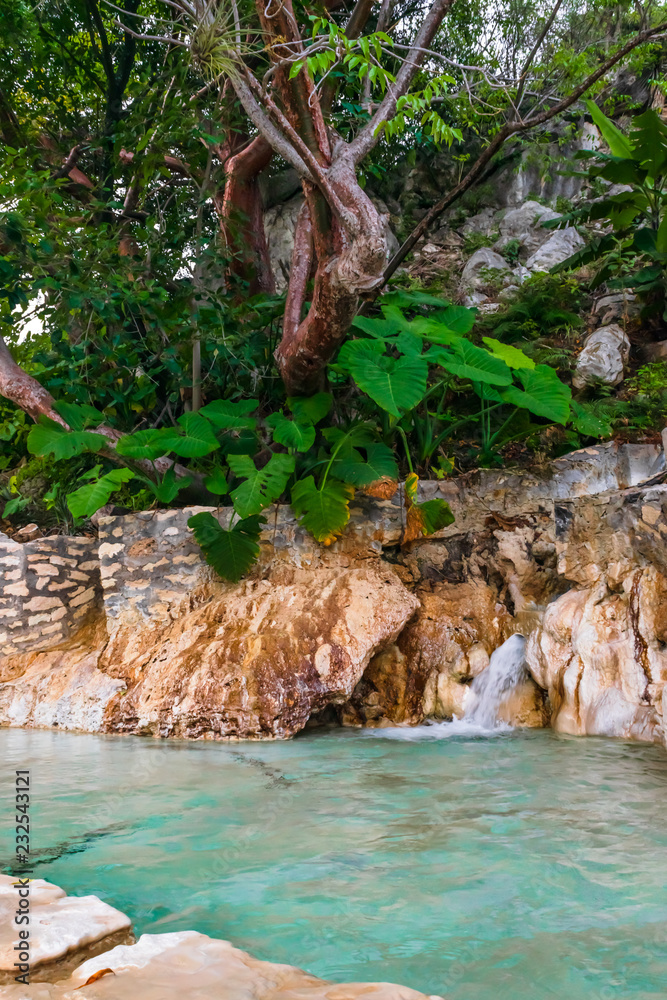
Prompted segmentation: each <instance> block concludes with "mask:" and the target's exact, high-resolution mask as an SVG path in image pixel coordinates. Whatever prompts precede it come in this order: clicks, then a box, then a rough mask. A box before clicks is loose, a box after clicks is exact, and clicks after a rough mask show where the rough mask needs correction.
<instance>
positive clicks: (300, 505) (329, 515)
mask: <svg viewBox="0 0 667 1000" xmlns="http://www.w3.org/2000/svg"><path fill="white" fill-rule="evenodd" d="M353 496H354V490H353V488H352V487H351V486H348V485H347V484H346V483H339V482H337V481H336V480H335V479H329V480H328V481H327V482H326V483H325V485H324V486H323V487H322V488H321V489H318V488H317V486H316V485H315V480H314V479H313V477H312V476H308V477H307V478H306V479H300V480H299V482H298V483H295V484H294V486H293V488H292V509H293V510H294V513H295V514H296V516H297V517H298V518H299V521H300V523H301V524H302V525H303V527H304V528H305V529H306V531H309V532H310V533H311V535H312V536H313V538H315V539H316V540H317V541H318V542H322V544H324V545H331V543H332V542H334V541H335V540H336V538H337V537H338V536H339V535H340V534H341V533H342V531H343V529H344V528H345V525H346V524H347V522H348V521H349V519H350V506H349V505H350V500H351V499H352V497H353Z"/></svg>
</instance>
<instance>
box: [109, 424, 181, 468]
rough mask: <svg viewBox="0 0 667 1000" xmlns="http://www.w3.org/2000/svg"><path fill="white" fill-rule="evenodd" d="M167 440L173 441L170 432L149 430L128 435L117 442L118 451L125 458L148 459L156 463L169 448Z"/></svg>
mask: <svg viewBox="0 0 667 1000" xmlns="http://www.w3.org/2000/svg"><path fill="white" fill-rule="evenodd" d="M166 439H169V440H170V439H171V435H170V434H169V432H167V433H166V434H165V431H164V430H153V429H151V428H147V429H146V430H143V431H135V432H134V434H126V435H124V437H122V438H120V439H119V440H118V441H117V442H116V451H117V452H118V454H119V455H122V456H123V457H124V458H136V459H148V460H149V461H151V462H154V461H155V459H156V458H160V456H161V455H164V454H165V453H166V452H167V451H169V448H168V447H167V444H166Z"/></svg>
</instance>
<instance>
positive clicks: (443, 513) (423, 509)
mask: <svg viewBox="0 0 667 1000" xmlns="http://www.w3.org/2000/svg"><path fill="white" fill-rule="evenodd" d="M418 486H419V478H418V476H417V475H416V473H414V472H411V473H410V475H409V476H408V478H407V479H406V480H405V486H404V491H405V508H406V518H405V528H404V530H403V537H402V538H401V544H402V545H404V544H405V543H406V542H414V541H415V540H416V539H417V538H421V537H423V536H424V535H433V534H435V532H436V531H440V529H441V528H446V527H447V526H448V525H450V524H453V523H454V515H453V514H452V510H451V507H450V506H449V504H448V503H447V501H446V500H441V499H439V498H437V499H434V500H425V501H424V502H423V503H419V502H418V500H417V488H418Z"/></svg>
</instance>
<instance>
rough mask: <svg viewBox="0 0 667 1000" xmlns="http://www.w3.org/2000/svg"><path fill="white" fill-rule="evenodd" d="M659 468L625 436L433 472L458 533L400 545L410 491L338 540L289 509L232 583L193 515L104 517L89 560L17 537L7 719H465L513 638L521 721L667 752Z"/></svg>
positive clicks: (654, 453) (270, 722)
mask: <svg viewBox="0 0 667 1000" xmlns="http://www.w3.org/2000/svg"><path fill="white" fill-rule="evenodd" d="M663 467H664V454H663V453H662V450H661V449H659V448H658V447H656V446H654V445H621V446H619V445H616V444H613V443H612V444H609V445H604V446H601V447H597V448H589V449H585V450H584V451H582V452H575V453H573V454H572V455H569V456H566V457H565V458H563V459H559V460H557V461H556V462H554V463H553V464H552V465H551V466H548V467H546V468H544V469H541V470H536V471H535V472H532V473H530V474H525V473H516V474H515V473H512V472H508V471H502V472H490V471H478V472H475V473H470V474H468V475H466V476H463V477H460V478H459V479H455V480H448V481H440V482H423V483H422V484H421V486H420V490H421V495H422V497H424V498H425V497H430V496H434V495H438V496H442V497H444V498H445V499H447V500H448V501H449V503H450V504H451V506H452V509H453V511H454V514H455V515H456V521H455V523H454V524H453V525H451V526H450V527H448V528H445V529H443V530H442V531H441V532H439V533H438V535H436V536H433V537H431V538H428V539H421V540H420V541H418V542H413V543H411V544H410V545H408V546H404V547H401V545H400V539H401V535H402V529H403V523H402V522H403V519H404V507H403V502H402V495H401V491H400V490H399V491H398V492H397V494H396V495H395V497H394V498H392V499H391V500H387V501H373V500H370V499H369V498H359V499H358V501H357V504H356V506H355V507H354V509H353V512H352V519H351V524H350V527H349V530H348V531H347V532H346V534H345V535H344V537H343V538H342V539H341V540H340V541H339V542H338V543H336V544H335V545H333V546H331V548H329V549H326V550H322V549H320V547H319V546H317V545H316V544H315V543H314V542H313V540H312V539H311V538H310V536H308V535H307V534H306V533H305V532H304V531H303V530H302V529H301V528H300V526H299V525H298V523H297V522H296V521H295V519H294V517H293V515H292V513H291V511H290V510H289V508H279V509H275V510H274V511H273V513H272V516H271V517H270V518H269V523H268V524H267V526H266V529H265V533H264V536H263V539H262V557H261V559H260V562H259V564H258V566H257V567H256V569H255V571H254V572H253V574H252V575H251V576H250V577H249V578H248V579H247V580H244V581H242V582H241V583H240V584H237V585H232V584H225V583H222V582H221V581H219V580H217V579H216V578H215V577H214V575H213V574H212V572H211V571H210V570H209V568H208V567H207V566H206V564H205V563H204V561H203V559H202V556H201V553H200V551H199V549H198V547H197V546H196V544H195V543H194V540H193V538H192V534H191V532H190V531H189V529H188V528H187V519H188V517H189V516H190V514H191V513H192V512H193V511H192V510H191V509H186V510H169V511H158V512H152V511H151V512H145V513H139V514H135V515H128V516H124V517H115V518H107V519H106V520H104V521H103V522H102V523H101V528H100V541H99V547H98V548H97V551H96V552H95V553H92V555H94V556H95V559H92V558H91V548H90V544H89V545H87V546H82V545H80V544H79V543H78V541H77V540H76V539H69V540H66V547H67V552H68V554H63V553H64V548H63V546H64V545H65V542H63V541H61V542H59V544H58V546H54V547H53V551H52V552H51V551H50V550H49V551H47V549H48V546H47V548H45V547H44V545H45V542H50V541H51V540H44V539H41V540H38V541H35V542H28V543H26V544H24V545H23V546H20V545H18V546H15V548H16V549H20V550H21V551H20V552H18V553H17V552H16V551H15V549H14V547H12V545H9V546H7V545H6V546H5V549H6V555H5V560H6V567H8V572H5V579H4V581H3V584H2V591H1V592H0V609H2V610H5V609H6V614H5V618H6V619H7V621H8V626H9V627H8V629H7V632H8V634H9V633H11V638H10V639H6V640H5V645H4V647H3V648H2V655H1V656H0V723H1V724H4V725H28V726H56V727H60V728H65V729H78V730H88V731H103V732H129V733H137V734H146V735H154V736H181V737H194V738H208V739H215V738H225V737H241V738H262V737H287V736H292V735H294V734H295V733H297V732H299V731H300V730H302V729H303V728H304V727H305V726H306V725H307V724H311V725H312V724H316V723H318V722H322V721H328V722H331V721H338V722H339V723H341V724H343V725H376V726H377V725H396V724H415V723H418V722H421V721H422V720H423V719H425V718H429V717H433V718H451V717H452V716H453V715H460V714H461V713H462V711H463V707H464V703H465V699H466V696H467V692H468V688H469V685H470V683H471V681H472V680H473V678H474V677H476V676H477V675H478V674H479V673H480V672H481V671H482V670H484V669H485V667H486V666H487V665H488V662H489V656H490V654H491V653H492V652H493V650H494V649H496V648H497V647H498V646H499V645H500V644H501V642H502V641H503V640H504V639H505V638H507V637H508V635H510V634H512V633H513V632H515V631H520V632H522V633H523V634H525V635H528V634H530V639H529V642H528V646H527V665H528V671H527V672H526V675H525V679H524V682H523V683H522V684H521V685H520V686H519V688H518V689H517V691H516V692H515V696H514V699H513V701H512V703H511V704H509V705H508V708H507V721H510V722H512V723H514V724H519V725H529V726H543V725H547V724H549V722H550V721H551V723H552V724H553V725H554V727H555V728H557V729H558V730H560V731H563V732H569V733H579V734H586V733H597V734H607V735H618V736H627V737H633V738H637V739H648V740H664V738H665V736H664V728H663V691H664V688H665V681H666V680H667V655H666V654H665V649H666V648H667V617H666V614H665V600H664V597H665V595H666V594H667V566H666V560H665V556H664V550H665V547H664V537H665V534H667V520H666V510H667V487H664V486H650V485H648V486H639V485H637V484H640V483H641V482H642V481H644V480H646V479H647V478H648V477H649V476H650V475H652V474H654V473H655V472H657V471H660V470H661V469H662V468H663ZM77 553H80V554H79V555H77ZM7 560H9V562H7ZM84 560H85V567H86V569H85V571H84V572H82V571H81V567H80V566H79V563H80V562H84ZM93 563H94V565H93ZM50 566H53V569H49V567H50ZM40 567H41V568H40ZM63 574H65V577H67V574H69V576H70V577H72V579H71V580H70V579H69V577H67V578H66V579H61V577H62V576H63ZM86 574H87V576H86ZM84 576H86V579H85V581H84V579H83V577H84ZM75 583H80V587H84V590H83V591H81V592H80V587H74V584H75ZM54 585H55V586H57V587H58V588H59V589H58V591H57V594H56V597H57V601H58V606H57V607H56V606H55V605H54V606H53V608H52V607H51V606H49V608H48V609H46V610H42V611H40V612H39V614H40V615H43V616H45V617H44V620H42V619H41V618H40V619H39V620H36V617H35V611H36V607H35V604H34V602H35V600H40V599H41V600H44V599H46V600H47V601H48V600H49V599H50V597H49V595H50V593H51V589H52V588H53V586H54ZM86 586H87V589H86ZM70 592H71V594H76V595H77V596H75V597H73V599H72V600H70V601H69V602H68V599H67V597H66V596H63V595H67V594H70ZM54 593H55V592H54ZM83 596H85V601H84V602H83V603H81V598H82V597H83ZM51 599H55V598H51ZM77 601H78V602H79V603H78V604H77ZM75 605H76V606H75ZM40 607H41V606H40ZM61 608H62V609H63V610H62V611H61V610H60V609H61ZM84 610H85V613H84ZM7 612H8V613H7ZM53 612H55V613H56V614H57V615H58V620H57V622H55V623H53V622H51V620H50V618H49V615H52V614H53ZM47 619H48V620H47ZM61 622H62V624H61ZM54 624H57V626H58V627H57V628H54V627H53V625H54Z"/></svg>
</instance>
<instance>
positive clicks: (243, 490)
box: [227, 455, 294, 518]
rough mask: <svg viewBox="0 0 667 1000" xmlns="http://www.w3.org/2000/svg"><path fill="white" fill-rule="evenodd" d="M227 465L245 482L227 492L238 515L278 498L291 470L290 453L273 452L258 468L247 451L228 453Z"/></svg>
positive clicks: (292, 458)
mask: <svg viewBox="0 0 667 1000" xmlns="http://www.w3.org/2000/svg"><path fill="white" fill-rule="evenodd" d="M227 461H228V462H229V468H230V469H231V470H232V472H233V473H234V475H235V476H238V477H239V478H240V479H243V480H244V482H242V483H241V485H240V486H237V487H236V489H234V490H232V492H231V494H230V496H231V498H232V501H233V503H234V510H235V511H236V513H237V514H238V515H239V517H243V518H245V517H250V516H252V515H253V514H259V513H260V511H262V510H264V508H265V507H268V506H269V504H270V503H273V501H274V500H277V499H278V497H279V496H280V494H281V493H282V492H283V491H284V489H285V487H286V486H287V480H288V479H289V477H290V476H291V475H292V473H293V472H294V456H293V455H272V456H271V458H270V459H269V461H268V462H267V463H266V465H265V466H264V468H263V469H258V468H257V467H256V465H255V463H254V462H253V460H252V458H251V457H250V456H249V455H229V456H228V458H227Z"/></svg>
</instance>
